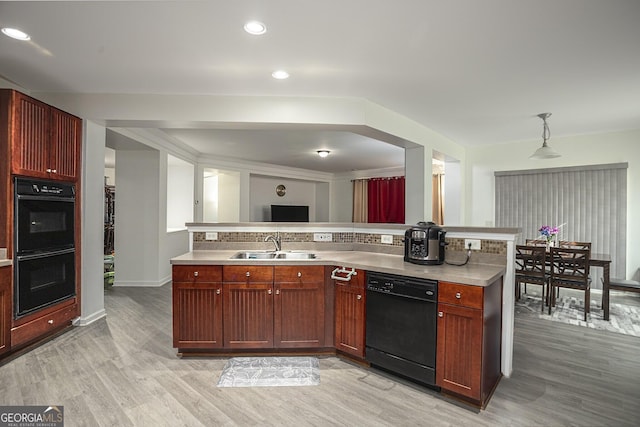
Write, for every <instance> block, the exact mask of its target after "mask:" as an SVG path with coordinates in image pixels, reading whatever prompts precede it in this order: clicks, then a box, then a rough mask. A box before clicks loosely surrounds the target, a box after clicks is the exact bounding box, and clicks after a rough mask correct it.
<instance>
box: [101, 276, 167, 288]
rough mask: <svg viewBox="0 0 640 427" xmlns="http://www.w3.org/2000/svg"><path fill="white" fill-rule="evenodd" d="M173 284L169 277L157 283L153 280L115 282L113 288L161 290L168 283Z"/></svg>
mask: <svg viewBox="0 0 640 427" xmlns="http://www.w3.org/2000/svg"><path fill="white" fill-rule="evenodd" d="M169 282H171V276H167V277H165V278H163V279H160V280H157V281H155V280H154V281H151V280H140V281H118V280H116V281H115V282H113V287H115V288H122V287H134V288H159V287H160V286H164V285H166V284H167V283H169Z"/></svg>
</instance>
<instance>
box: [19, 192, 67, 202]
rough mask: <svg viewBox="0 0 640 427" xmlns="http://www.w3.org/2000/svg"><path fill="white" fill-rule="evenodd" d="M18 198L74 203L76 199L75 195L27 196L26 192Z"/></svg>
mask: <svg viewBox="0 0 640 427" xmlns="http://www.w3.org/2000/svg"><path fill="white" fill-rule="evenodd" d="M16 198H17V199H18V200H35V201H43V202H68V203H73V202H75V201H76V199H75V198H74V197H59V196H58V197H56V196H30V195H29V196H27V195H24V194H18V195H16Z"/></svg>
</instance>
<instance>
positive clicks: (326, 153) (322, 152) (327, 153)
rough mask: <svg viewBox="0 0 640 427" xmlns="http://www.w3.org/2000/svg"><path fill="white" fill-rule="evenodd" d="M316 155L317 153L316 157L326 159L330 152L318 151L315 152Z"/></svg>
mask: <svg viewBox="0 0 640 427" xmlns="http://www.w3.org/2000/svg"><path fill="white" fill-rule="evenodd" d="M316 153H318V156H320V157H323V158H324V157H327V156H328V155H329V153H331V151H329V150H318V151H316Z"/></svg>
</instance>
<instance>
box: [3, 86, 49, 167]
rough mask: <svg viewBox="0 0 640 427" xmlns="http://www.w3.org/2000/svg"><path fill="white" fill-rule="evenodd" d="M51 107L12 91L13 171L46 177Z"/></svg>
mask: <svg viewBox="0 0 640 427" xmlns="http://www.w3.org/2000/svg"><path fill="white" fill-rule="evenodd" d="M50 124H51V110H50V107H49V106H48V105H47V104H45V103H42V102H39V101H36V100H35V99H33V98H30V97H28V96H26V95H23V94H21V93H19V92H13V133H12V135H11V138H12V140H13V143H12V156H11V157H12V162H11V169H12V171H13V173H14V174H18V175H28V176H33V177H39V178H49V173H48V172H47V169H51V166H50V157H49V153H50V146H49V143H50V129H51V126H50Z"/></svg>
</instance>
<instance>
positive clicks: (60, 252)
mask: <svg viewBox="0 0 640 427" xmlns="http://www.w3.org/2000/svg"><path fill="white" fill-rule="evenodd" d="M75 251H76V249H75V248H67V249H61V250H58V251H48V252H38V253H37V254H28V255H18V256H17V257H16V258H17V259H18V262H19V261H29V260H32V259H39V258H49V257H52V256H58V255H66V254H72V253H74V252H75Z"/></svg>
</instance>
